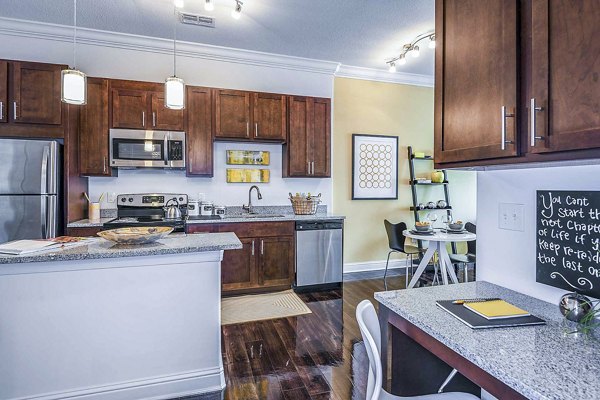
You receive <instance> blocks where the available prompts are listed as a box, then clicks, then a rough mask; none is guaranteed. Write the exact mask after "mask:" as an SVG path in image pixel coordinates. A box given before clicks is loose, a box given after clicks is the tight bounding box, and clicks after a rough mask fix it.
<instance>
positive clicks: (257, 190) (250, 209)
mask: <svg viewBox="0 0 600 400" xmlns="http://www.w3.org/2000/svg"><path fill="white" fill-rule="evenodd" d="M252 189H256V196H257V197H258V200H261V199H262V194H260V189H259V188H258V186H256V185H252V186H250V190H248V205H245V204H244V205H243V206H242V208H243V209H244V210H246V211H248V213H250V214H252V213H253V208H252Z"/></svg>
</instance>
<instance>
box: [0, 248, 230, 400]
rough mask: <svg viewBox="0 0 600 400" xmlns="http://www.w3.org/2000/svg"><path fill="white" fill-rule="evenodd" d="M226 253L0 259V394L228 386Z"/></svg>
mask: <svg viewBox="0 0 600 400" xmlns="http://www.w3.org/2000/svg"><path fill="white" fill-rule="evenodd" d="M235 240H236V241H237V238H235ZM238 243H239V242H238ZM222 254H223V251H208V252H200V253H185V254H164V255H152V256H134V257H124V258H101V259H83V260H72V261H47V262H28V263H21V264H4V265H0V360H1V361H0V399H3V400H8V399H11V400H14V399H19V400H23V399H36V400H45V399H63V398H69V399H86V400H132V399H168V398H175V397H178V396H185V395H192V394H198V393H207V392H215V391H220V390H222V389H223V388H224V387H225V381H224V376H223V365H222V361H221V335H220V332H221V326H220V322H221V321H220V319H221V317H220V299H221V293H220V287H221V281H220V280H221V276H220V275H221V272H220V263H221V259H222Z"/></svg>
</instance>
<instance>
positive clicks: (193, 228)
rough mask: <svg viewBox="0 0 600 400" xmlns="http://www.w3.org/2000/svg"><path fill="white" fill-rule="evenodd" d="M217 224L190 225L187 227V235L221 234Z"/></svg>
mask: <svg viewBox="0 0 600 400" xmlns="http://www.w3.org/2000/svg"><path fill="white" fill-rule="evenodd" d="M218 228H219V227H218V225H217V224H188V225H186V227H185V232H186V233H216V232H219V230H218Z"/></svg>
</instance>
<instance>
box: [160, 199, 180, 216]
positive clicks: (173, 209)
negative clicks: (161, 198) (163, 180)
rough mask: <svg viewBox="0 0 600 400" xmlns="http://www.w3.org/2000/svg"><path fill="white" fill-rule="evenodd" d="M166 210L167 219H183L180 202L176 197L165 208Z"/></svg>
mask: <svg viewBox="0 0 600 400" xmlns="http://www.w3.org/2000/svg"><path fill="white" fill-rule="evenodd" d="M172 201H173V202H175V204H171V205H169V204H170V203H171V202H172ZM163 209H164V210H165V219H181V210H180V209H179V202H178V201H177V199H176V198H175V197H173V198H172V199H170V200H168V201H167V202H166V203H165V206H164V207H163Z"/></svg>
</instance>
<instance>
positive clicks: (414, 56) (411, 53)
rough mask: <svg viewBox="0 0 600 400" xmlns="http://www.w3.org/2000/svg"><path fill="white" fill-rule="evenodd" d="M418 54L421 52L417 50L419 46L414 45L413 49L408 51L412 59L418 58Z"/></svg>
mask: <svg viewBox="0 0 600 400" xmlns="http://www.w3.org/2000/svg"><path fill="white" fill-rule="evenodd" d="M420 54H421V50H420V49H419V46H416V45H415V46H413V48H412V49H411V51H410V55H411V56H412V57H413V58H417V57H419V55H420Z"/></svg>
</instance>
